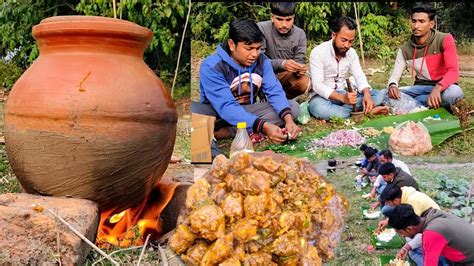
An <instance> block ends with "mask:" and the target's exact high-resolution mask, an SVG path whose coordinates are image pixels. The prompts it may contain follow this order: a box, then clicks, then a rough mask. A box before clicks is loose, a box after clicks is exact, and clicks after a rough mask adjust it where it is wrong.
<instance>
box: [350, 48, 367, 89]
mask: <svg viewBox="0 0 474 266" xmlns="http://www.w3.org/2000/svg"><path fill="white" fill-rule="evenodd" d="M349 51H352V52H351V74H352V76H354V78H355V80H356V82H357V91H358V92H359V93H362V91H363V90H364V89H365V88H369V89H371V87H370V84H369V82H368V81H367V77H366V76H365V74H364V71H363V70H362V67H361V66H360V62H359V56H358V55H357V53H356V51H355V50H354V49H353V48H351V49H350V50H349Z"/></svg>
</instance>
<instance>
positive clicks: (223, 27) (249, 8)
mask: <svg viewBox="0 0 474 266" xmlns="http://www.w3.org/2000/svg"><path fill="white" fill-rule="evenodd" d="M192 14H193V16H192V18H191V21H192V22H191V25H192V29H191V32H192V38H193V39H194V40H200V41H205V42H208V43H212V44H214V43H218V42H222V41H224V40H226V39H227V37H228V36H227V34H228V30H229V23H230V22H231V21H232V20H234V19H236V18H240V17H246V18H250V19H254V20H267V19H269V18H270V8H269V3H263V4H262V5H258V4H252V3H247V2H234V3H232V2H215V3H204V2H195V3H193V6H192Z"/></svg>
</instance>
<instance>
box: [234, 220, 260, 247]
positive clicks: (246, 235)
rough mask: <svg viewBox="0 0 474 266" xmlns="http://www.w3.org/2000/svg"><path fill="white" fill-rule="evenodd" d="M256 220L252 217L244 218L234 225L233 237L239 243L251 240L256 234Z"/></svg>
mask: <svg viewBox="0 0 474 266" xmlns="http://www.w3.org/2000/svg"><path fill="white" fill-rule="evenodd" d="M257 229H258V222H257V220H254V219H249V218H244V219H242V220H239V221H238V222H237V223H236V224H235V225H234V230H233V233H234V237H235V239H237V240H238V241H239V242H240V243H246V242H248V241H250V240H252V238H253V237H255V235H256V234H257Z"/></svg>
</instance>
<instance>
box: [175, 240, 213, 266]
mask: <svg viewBox="0 0 474 266" xmlns="http://www.w3.org/2000/svg"><path fill="white" fill-rule="evenodd" d="M208 249H209V246H208V245H207V244H206V242H204V241H198V242H197V243H196V244H194V246H192V247H190V248H189V249H188V251H187V252H186V254H184V255H182V256H181V259H182V260H183V261H184V263H186V265H191V266H199V263H200V262H201V260H202V258H203V257H204V255H205V254H206V252H207V250H208Z"/></svg>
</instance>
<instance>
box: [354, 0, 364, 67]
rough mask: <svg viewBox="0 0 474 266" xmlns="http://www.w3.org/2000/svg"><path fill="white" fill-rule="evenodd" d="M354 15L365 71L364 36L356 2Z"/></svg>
mask: <svg viewBox="0 0 474 266" xmlns="http://www.w3.org/2000/svg"><path fill="white" fill-rule="evenodd" d="M354 13H355V17H356V23H357V32H358V33H359V46H360V54H361V56H362V67H363V68H364V69H365V57H364V46H363V45H362V34H361V33H360V21H359V15H358V14H357V13H358V9H357V3H356V2H354Z"/></svg>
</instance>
